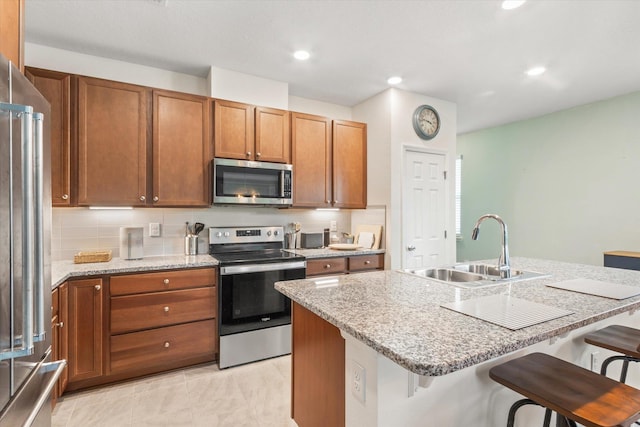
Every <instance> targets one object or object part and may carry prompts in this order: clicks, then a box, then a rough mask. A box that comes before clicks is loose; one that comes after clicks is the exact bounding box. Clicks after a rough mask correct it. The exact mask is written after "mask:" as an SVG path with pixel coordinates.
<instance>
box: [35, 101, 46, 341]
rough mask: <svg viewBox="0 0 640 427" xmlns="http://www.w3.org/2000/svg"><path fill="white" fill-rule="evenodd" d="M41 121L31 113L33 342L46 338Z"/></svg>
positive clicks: (37, 114) (41, 115) (40, 117)
mask: <svg viewBox="0 0 640 427" xmlns="http://www.w3.org/2000/svg"><path fill="white" fill-rule="evenodd" d="M43 120H44V115H43V114H42V113H33V121H34V124H35V126H34V138H35V147H34V149H35V153H34V154H35V155H34V168H33V169H34V181H35V182H34V184H35V185H34V200H35V206H34V233H35V235H34V237H35V240H34V242H35V244H34V246H35V248H34V249H35V250H34V254H35V260H34V262H35V266H34V267H35V270H34V275H35V278H34V281H35V283H34V288H35V289H34V291H35V295H34V297H35V331H34V335H33V340H34V341H35V342H39V341H44V340H45V338H46V329H45V325H46V321H45V318H44V317H45V315H44V312H45V310H44V292H45V283H44V221H43V218H42V215H43V206H42V200H43V191H44V176H43V173H44V172H43V169H44V164H43V163H44V147H43Z"/></svg>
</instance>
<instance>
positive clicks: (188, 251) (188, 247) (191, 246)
mask: <svg viewBox="0 0 640 427" xmlns="http://www.w3.org/2000/svg"><path fill="white" fill-rule="evenodd" d="M184 254H185V255H197V254H198V236H185V237H184Z"/></svg>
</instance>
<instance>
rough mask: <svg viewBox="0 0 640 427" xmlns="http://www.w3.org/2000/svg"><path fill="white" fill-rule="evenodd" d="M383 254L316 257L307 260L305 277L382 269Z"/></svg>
mask: <svg viewBox="0 0 640 427" xmlns="http://www.w3.org/2000/svg"><path fill="white" fill-rule="evenodd" d="M383 269H384V254H371V255H354V256H349V257H331V258H316V259H309V260H307V277H313V276H326V275H332V274H347V273H363V272H365V271H373V270H383Z"/></svg>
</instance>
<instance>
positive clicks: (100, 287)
mask: <svg viewBox="0 0 640 427" xmlns="http://www.w3.org/2000/svg"><path fill="white" fill-rule="evenodd" d="M94 288H95V289H96V291H99V290H100V289H102V286H100V285H95V286H94Z"/></svg>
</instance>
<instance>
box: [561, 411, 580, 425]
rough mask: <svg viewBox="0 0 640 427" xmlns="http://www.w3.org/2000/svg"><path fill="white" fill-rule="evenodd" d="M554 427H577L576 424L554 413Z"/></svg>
mask: <svg viewBox="0 0 640 427" xmlns="http://www.w3.org/2000/svg"><path fill="white" fill-rule="evenodd" d="M556 427H578V426H577V425H576V422H575V421H573V420H570V419H569V418H567V417H565V416H563V415H560V414H558V413H557V412H556Z"/></svg>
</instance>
